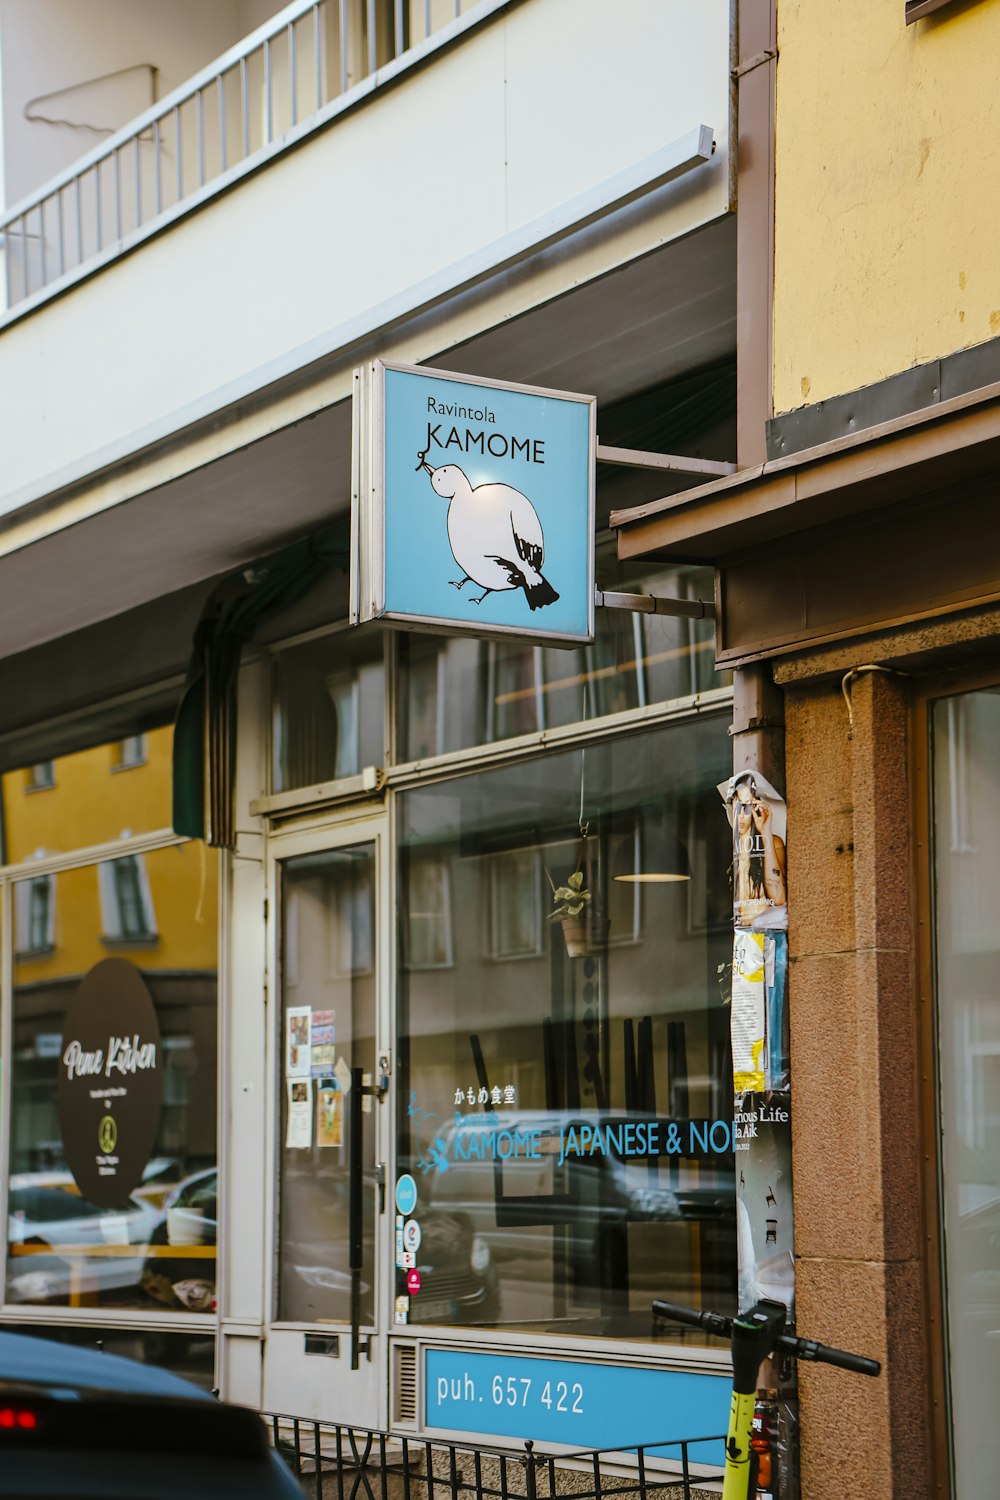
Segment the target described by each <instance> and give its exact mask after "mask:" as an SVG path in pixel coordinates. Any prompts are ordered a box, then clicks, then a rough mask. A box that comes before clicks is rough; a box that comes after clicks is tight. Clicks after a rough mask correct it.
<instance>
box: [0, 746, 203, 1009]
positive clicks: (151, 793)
mask: <svg viewBox="0 0 1000 1500" xmlns="http://www.w3.org/2000/svg"><path fill="white" fill-rule="evenodd" d="M172 736H173V731H172V729H171V728H169V727H167V728H163V729H157V730H153V731H151V732H150V733H148V734H147V735H146V737H145V738H146V761H145V763H144V764H143V765H140V766H135V767H129V768H128V769H122V770H114V769H113V767H114V764H115V758H114V748H113V746H111V745H100V746H98V747H96V748H95V749H92V750H83V751H79V752H78V753H76V754H74V755H66V756H63V757H61V758H60V759H59V760H57V761H56V762H55V785H54V786H53V787H47V788H43V789H40V790H37V791H29V790H28V789H27V787H28V782H29V773H28V772H27V771H11V772H8V773H7V774H6V775H4V776H3V778H2V790H3V806H4V821H5V828H6V843H7V849H6V857H7V860H8V861H9V862H10V863H12V864H13V863H19V862H21V861H22V860H29V861H30V859H31V857H32V856H33V855H34V854H35V853H36V852H38V851H44V853H45V854H47V855H52V854H56V853H64V852H67V851H69V850H73V849H82V848H86V847H88V846H90V845H95V844H102V843H109V842H114V841H115V840H116V839H118V838H120V837H121V836H122V835H123V834H126V833H128V834H136V833H149V832H153V831H155V830H159V829H163V828H167V827H169V824H170V784H171V746H172ZM141 858H142V861H143V863H144V865H145V869H146V873H147V876H148V880H149V889H150V896H151V899H152V905H153V915H154V918H155V924H156V941H155V942H153V943H150V944H148V945H143V946H137V945H136V944H135V943H128V944H127V945H109V944H107V943H105V942H103V941H102V935H103V933H102V928H103V923H102V914H101V902H100V892H99V885H98V875H97V867H96V866H95V865H87V866H83V867H81V868H79V869H74V870H64V871H62V872H60V873H59V874H58V875H57V876H56V878H55V923H54V942H55V947H54V951H53V952H52V953H51V954H40V955H38V956H32V957H27V958H24V959H23V960H18V961H17V962H16V963H15V983H18V984H26V983H33V982H35V981H38V982H41V981H44V980H49V979H57V978H61V977H64V976H67V975H75V974H84V973H86V972H87V971H88V970H89V969H90V968H91V967H92V966H93V965H94V964H95V963H97V962H99V960H100V959H102V958H107V957H108V956H109V955H110V954H113V953H120V954H122V955H123V956H125V957H128V958H129V959H130V960H132V961H133V962H134V963H135V964H137V965H138V966H139V967H140V968H142V969H144V970H147V971H149V970H157V969H159V970H164V969H199V970H206V971H212V970H214V969H215V968H216V965H217V962H218V902H219V857H218V854H217V853H216V851H215V850H213V849H207V848H205V847H204V845H202V844H198V843H188V844H182V845H179V846H177V845H174V846H171V847H169V848H165V849H154V850H151V851H149V852H148V853H145V854H143V855H142V856H141Z"/></svg>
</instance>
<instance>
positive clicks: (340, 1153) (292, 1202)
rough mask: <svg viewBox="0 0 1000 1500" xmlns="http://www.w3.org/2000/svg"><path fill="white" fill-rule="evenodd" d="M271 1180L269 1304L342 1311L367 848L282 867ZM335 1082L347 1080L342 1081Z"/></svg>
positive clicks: (305, 1313)
mask: <svg viewBox="0 0 1000 1500" xmlns="http://www.w3.org/2000/svg"><path fill="white" fill-rule="evenodd" d="M282 869H283V874H282V929H281V931H282V936H281V951H282V967H281V973H282V1019H281V1055H282V1069H281V1079H282V1081H281V1098H282V1102H281V1148H282V1149H281V1182H280V1197H281V1210H280V1215H281V1216H280V1258H279V1278H280V1279H279V1292H278V1316H279V1317H281V1318H288V1319H291V1320H292V1321H295V1322H305V1323H316V1322H330V1321H333V1322H343V1323H349V1322H350V1321H351V1294H352V1269H353V1268H352V1266H351V1264H350V1222H351V1221H350V1214H351V1149H352V1144H353V1142H352V1134H351V1132H352V1117H351V1105H352V1093H353V1091H352V1088H351V1086H350V1079H349V1075H348V1074H346V1073H345V1069H352V1068H359V1069H361V1070H362V1074H363V1077H364V1081H365V1082H367V1083H371V1082H372V1076H373V1074H374V1071H375V995H376V989H375V849H374V845H372V844H358V845H355V846H353V847H351V848H348V849H332V850H329V851H327V852H324V853H322V854H315V855H311V854H310V855H302V856H300V857H299V858H297V859H292V860H288V861H287V862H286V863H285V864H284V866H283V867H282ZM345 1083H346V1084H347V1087H346V1088H345ZM371 1102H372V1101H371V1098H370V1097H368V1098H366V1099H364V1100H363V1101H362V1113H361V1125H360V1132H361V1139H360V1141H359V1142H358V1145H359V1148H360V1160H359V1168H360V1188H361V1205H362V1206H361V1213H362V1266H361V1268H360V1270H359V1271H358V1275H357V1292H358V1308H359V1316H360V1319H361V1321H362V1322H363V1323H366V1324H370V1323H371V1322H372V1320H373V1316H374V1308H375V1274H374V1265H375V1262H374V1245H375V1239H374V1223H375V1220H374V1183H375V1119H374V1116H373V1114H372V1113H371Z"/></svg>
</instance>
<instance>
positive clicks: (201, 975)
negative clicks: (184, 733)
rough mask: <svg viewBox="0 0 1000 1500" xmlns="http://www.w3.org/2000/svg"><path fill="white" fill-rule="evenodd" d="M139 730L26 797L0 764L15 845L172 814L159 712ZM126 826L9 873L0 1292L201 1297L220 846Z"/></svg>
mask: <svg viewBox="0 0 1000 1500" xmlns="http://www.w3.org/2000/svg"><path fill="white" fill-rule="evenodd" d="M146 748H147V755H146V759H145V761H144V762H143V763H142V764H141V765H140V764H135V765H134V768H133V769H132V770H131V772H130V775H129V776H127V777H126V776H116V775H112V774H111V773H112V772H113V771H114V770H116V769H120V762H119V761H118V760H116V757H115V753H114V747H112V746H111V745H103V746H98V747H96V748H95V749H92V750H89V751H82V752H78V753H76V754H74V755H69V756H64V757H62V758H61V759H60V760H58V761H57V762H56V774H55V777H54V780H53V784H52V786H51V788H50V789H49V790H48V791H47V792H46V795H45V797H44V798H43V797H41V796H39V797H30V798H28V799H27V801H26V802H25V799H24V791H25V786H24V781H25V778H24V773H23V772H18V771H14V772H10V773H8V774H6V775H5V776H4V777H3V781H2V792H3V801H4V818H5V824H6V832H7V857H8V860H10V861H11V862H12V863H19V864H21V865H23V864H25V863H26V862H28V861H30V859H31V858H33V857H34V858H46V857H47V856H51V855H53V854H54V853H62V852H64V851H66V850H69V849H72V848H73V847H86V846H88V845H92V844H95V843H99V842H105V843H106V842H109V841H111V840H116V841H120V840H121V839H122V838H123V837H124V838H128V837H129V836H130V834H132V833H135V832H136V830H137V829H143V828H148V827H154V828H155V827H158V826H162V825H163V824H164V823H166V822H168V820H169V788H170V777H169V768H170V731H169V729H163V730H154V731H152V732H151V733H149V735H148V736H147V737H146ZM135 843H136V841H135V840H132V843H131V846H130V847H129V848H128V849H127V852H124V853H122V854H121V855H115V856H114V857H108V858H105V859H102V860H99V861H91V862H88V863H84V864H79V865H72V864H70V865H68V867H58V866H57V867H56V868H51V867H50V868H48V869H46V870H45V871H43V872H41V873H39V874H37V875H32V874H28V875H25V876H23V877H22V878H20V879H17V880H16V881H15V882H14V883H13V892H12V895H13V912H14V927H15V952H14V955H13V966H12V978H13V1007H12V1011H13V1015H12V1049H11V1114H10V1160H9V1174H10V1175H9V1185H8V1251H7V1277H6V1302H7V1304H8V1305H10V1304H15V1305H48V1306H53V1307H66V1306H69V1307H74V1308H87V1307H94V1308H128V1309H133V1310H145V1311H154V1310H163V1309H169V1310H172V1311H187V1312H205V1313H210V1312H212V1310H213V1309H214V1305H215V1288H216V1218H217V1215H216V1074H217V1068H216V1029H217V1019H216V1016H217V1004H216V993H217V963H218V959H217V952H218V858H217V856H216V855H215V854H214V852H212V851H209V850H207V849H206V848H205V847H204V846H203V845H201V844H198V843H185V844H171V845H168V846H166V847H160V848H156V847H149V848H142V847H141V846H140V847H139V848H136V847H135Z"/></svg>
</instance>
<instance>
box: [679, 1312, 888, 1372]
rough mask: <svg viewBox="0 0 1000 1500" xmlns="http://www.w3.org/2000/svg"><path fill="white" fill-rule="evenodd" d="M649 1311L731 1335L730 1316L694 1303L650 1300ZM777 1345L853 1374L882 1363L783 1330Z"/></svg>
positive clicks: (877, 1367) (877, 1369) (874, 1369)
mask: <svg viewBox="0 0 1000 1500" xmlns="http://www.w3.org/2000/svg"><path fill="white" fill-rule="evenodd" d="M653 1314H654V1316H655V1317H657V1318H667V1319H669V1321H670V1322H671V1323H686V1324H688V1326H689V1327H691V1328H703V1329H704V1330H705V1332H706V1333H714V1334H715V1335H716V1337H717V1338H723V1339H728V1338H730V1337H731V1336H732V1332H733V1320H732V1318H726V1317H723V1315H722V1313H717V1312H703V1311H702V1310H701V1309H699V1308H697V1307H684V1306H682V1305H681V1304H680V1303H677V1302H661V1301H657V1302H654V1303H653ZM777 1343H778V1347H779V1348H781V1349H787V1350H788V1352H789V1353H790V1354H794V1355H795V1358H796V1359H805V1360H812V1361H815V1362H816V1363H817V1364H824V1365H837V1366H838V1367H839V1368H840V1369H841V1370H853V1371H854V1373H855V1374H856V1375H878V1374H880V1373H881V1370H882V1366H881V1365H880V1364H879V1362H878V1360H877V1359H868V1358H867V1356H866V1355H864V1354H850V1353H849V1352H848V1351H847V1350H846V1349H834V1348H833V1347H832V1346H831V1345H830V1344H820V1343H817V1341H816V1340H815V1339H800V1338H796V1337H795V1335H794V1334H793V1333H783V1334H781V1335H780V1337H779V1338H778V1341H777Z"/></svg>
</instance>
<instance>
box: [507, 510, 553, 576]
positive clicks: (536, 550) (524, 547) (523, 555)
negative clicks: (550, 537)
mask: <svg viewBox="0 0 1000 1500" xmlns="http://www.w3.org/2000/svg"><path fill="white" fill-rule="evenodd" d="M510 529H511V531H512V532H513V534H514V546H515V547H516V548H517V555H518V557H519V558H520V559H521V561H522V562H525V563H527V564H528V567H529V568H534V570H535V572H536V573H540V572H541V569H542V560H543V558H544V557H545V551H544V548H542V547H540V546H539V545H538V543H537V542H529V541H526V540H525V538H524V537H523V536H518V534H517V527H516V526H515V525H514V513H513V511H511V516H510Z"/></svg>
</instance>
